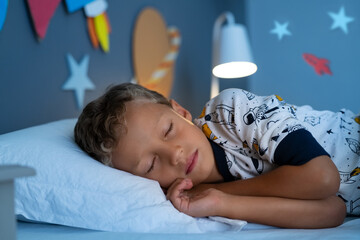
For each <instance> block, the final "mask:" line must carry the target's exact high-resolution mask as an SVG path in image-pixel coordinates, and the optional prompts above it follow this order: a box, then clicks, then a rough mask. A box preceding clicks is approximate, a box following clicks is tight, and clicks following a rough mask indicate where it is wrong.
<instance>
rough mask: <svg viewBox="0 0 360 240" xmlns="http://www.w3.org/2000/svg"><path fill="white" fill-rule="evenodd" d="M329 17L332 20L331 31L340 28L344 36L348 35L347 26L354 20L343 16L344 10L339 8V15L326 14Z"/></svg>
mask: <svg viewBox="0 0 360 240" xmlns="http://www.w3.org/2000/svg"><path fill="white" fill-rule="evenodd" d="M328 14H329V15H330V17H331V18H332V19H333V21H334V22H333V24H332V26H331V30H333V29H336V28H341V29H342V30H343V31H344V33H345V34H347V33H348V28H347V25H348V24H349V23H350V22H352V21H354V18H352V17H348V16H346V15H345V8H344V7H341V8H340V10H339V13H333V12H328Z"/></svg>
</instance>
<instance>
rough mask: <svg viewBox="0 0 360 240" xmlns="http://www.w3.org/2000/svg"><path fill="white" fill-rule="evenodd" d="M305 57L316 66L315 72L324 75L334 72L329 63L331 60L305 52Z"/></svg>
mask: <svg viewBox="0 0 360 240" xmlns="http://www.w3.org/2000/svg"><path fill="white" fill-rule="evenodd" d="M303 57H304V59H305V61H306V62H307V63H308V64H309V65H310V66H312V67H313V68H314V70H315V72H316V73H317V74H318V75H323V74H329V75H332V72H331V70H330V67H329V63H330V62H329V60H327V59H325V58H318V57H316V56H315V55H313V54H310V53H304V54H303Z"/></svg>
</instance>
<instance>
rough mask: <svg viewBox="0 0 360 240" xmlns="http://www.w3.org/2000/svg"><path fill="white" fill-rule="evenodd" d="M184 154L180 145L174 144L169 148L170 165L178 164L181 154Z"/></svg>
mask: <svg viewBox="0 0 360 240" xmlns="http://www.w3.org/2000/svg"><path fill="white" fill-rule="evenodd" d="M183 154H184V150H183V148H182V147H181V146H178V145H177V146H174V147H173V148H172V149H171V157H170V163H171V164H172V165H178V164H179V163H180V162H181V159H182V156H183Z"/></svg>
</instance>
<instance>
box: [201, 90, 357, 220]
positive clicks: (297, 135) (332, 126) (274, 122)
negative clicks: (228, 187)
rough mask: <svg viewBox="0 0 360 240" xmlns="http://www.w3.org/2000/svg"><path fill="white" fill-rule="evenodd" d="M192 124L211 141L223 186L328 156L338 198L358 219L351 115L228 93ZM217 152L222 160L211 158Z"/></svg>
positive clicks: (354, 121) (353, 119)
mask: <svg viewBox="0 0 360 240" xmlns="http://www.w3.org/2000/svg"><path fill="white" fill-rule="evenodd" d="M194 123H195V124H196V125H197V126H198V127H200V128H201V129H202V131H203V132H204V133H205V135H206V136H207V137H208V139H209V140H210V142H211V145H212V147H213V149H214V154H215V159H216V164H217V166H218V168H219V172H220V173H221V174H222V175H223V177H224V179H225V180H227V181H231V180H234V179H247V178H251V177H255V176H258V175H260V174H262V173H265V172H268V171H271V170H272V169H274V168H276V167H277V166H280V165H284V164H288V165H301V164H304V163H306V162H307V161H309V160H311V159H312V158H315V157H317V156H321V155H329V156H330V157H331V159H332V160H333V162H334V163H335V165H336V166H337V168H338V170H339V173H340V177H341V184H340V189H339V191H338V193H337V195H338V196H339V197H340V198H342V199H343V200H344V202H345V203H346V207H347V212H348V213H349V214H354V215H360V116H356V115H355V114H354V113H352V112H351V111H349V110H345V109H342V110H341V111H339V112H336V113H335V112H330V111H316V110H313V109H312V108H311V107H310V106H302V107H297V106H292V105H289V104H287V103H285V101H284V100H283V99H281V97H279V96H277V95H272V96H266V97H263V96H256V95H254V94H252V93H250V92H247V91H245V90H241V89H227V90H225V91H223V92H221V93H220V94H219V95H218V96H217V97H215V98H213V99H211V100H210V101H209V102H208V103H207V104H206V106H205V107H204V109H203V112H202V113H201V115H200V116H199V117H198V118H196V119H195V120H194ZM214 143H216V144H214ZM219 148H220V149H222V150H221V151H224V152H225V158H224V157H223V158H224V159H221V157H218V156H220V155H221V154H220V155H218V156H217V154H216V152H218V150H219ZM216 149H217V150H216ZM223 156H224V155H223Z"/></svg>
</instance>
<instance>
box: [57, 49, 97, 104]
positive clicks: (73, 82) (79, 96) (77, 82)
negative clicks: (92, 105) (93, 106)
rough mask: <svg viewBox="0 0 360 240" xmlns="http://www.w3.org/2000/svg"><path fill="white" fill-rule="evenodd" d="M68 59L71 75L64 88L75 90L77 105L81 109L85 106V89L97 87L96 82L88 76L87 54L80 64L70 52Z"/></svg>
mask: <svg viewBox="0 0 360 240" xmlns="http://www.w3.org/2000/svg"><path fill="white" fill-rule="evenodd" d="M67 60H68V63H69V67H70V72H71V76H70V77H69V78H68V79H67V81H66V83H65V84H64V85H63V87H62V89H63V90H74V93H75V97H76V102H77V107H78V109H81V108H82V107H83V102H84V97H85V90H93V89H95V86H94V84H93V83H92V82H91V80H90V79H89V77H88V76H87V71H88V65H89V56H88V55H85V56H84V57H83V59H82V60H81V62H80V64H78V63H77V62H76V61H75V59H74V58H73V56H71V55H70V54H68V55H67Z"/></svg>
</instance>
